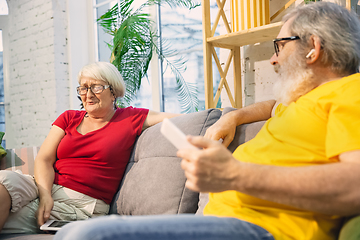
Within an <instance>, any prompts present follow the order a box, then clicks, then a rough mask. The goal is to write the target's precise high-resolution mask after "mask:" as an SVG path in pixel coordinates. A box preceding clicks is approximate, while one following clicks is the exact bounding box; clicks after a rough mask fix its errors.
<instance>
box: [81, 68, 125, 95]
mask: <svg viewBox="0 0 360 240" xmlns="http://www.w3.org/2000/svg"><path fill="white" fill-rule="evenodd" d="M83 77H88V78H92V79H95V80H102V81H104V82H106V83H107V84H109V85H110V86H111V90H112V92H113V94H114V96H115V97H116V98H118V97H123V96H124V94H125V90H126V86H125V82H124V80H123V78H122V76H121V74H120V73H119V71H118V70H117V68H116V67H115V66H114V65H112V64H111V63H108V62H95V63H90V64H88V65H86V66H84V67H83V68H82V69H81V70H80V72H79V74H78V82H79V84H80V81H81V78H83Z"/></svg>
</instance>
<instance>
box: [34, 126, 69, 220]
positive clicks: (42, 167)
mask: <svg viewBox="0 0 360 240" xmlns="http://www.w3.org/2000/svg"><path fill="white" fill-rule="evenodd" d="M64 135H65V132H64V130H62V129H61V128H59V127H58V126H55V125H54V126H52V128H51V130H50V132H49V134H48V136H47V137H46V139H45V141H44V142H43V144H42V145H41V148H40V150H39V153H38V155H37V156H36V159H35V169H34V175H35V181H36V184H37V187H38V189H39V199H40V204H39V209H38V212H37V219H38V224H39V225H42V224H44V223H45V222H46V221H47V220H48V219H49V217H50V212H51V209H52V207H53V205H54V201H53V199H52V197H51V189H52V185H53V183H54V177H55V172H54V167H53V165H54V163H55V160H56V149H57V147H58V145H59V143H60V141H61V139H62V138H63V137H64Z"/></svg>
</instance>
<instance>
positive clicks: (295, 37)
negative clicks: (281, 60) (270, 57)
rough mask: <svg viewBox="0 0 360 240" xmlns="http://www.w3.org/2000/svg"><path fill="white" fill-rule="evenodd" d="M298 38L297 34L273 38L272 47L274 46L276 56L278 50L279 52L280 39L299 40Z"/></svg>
mask: <svg viewBox="0 0 360 240" xmlns="http://www.w3.org/2000/svg"><path fill="white" fill-rule="evenodd" d="M299 39H300V37H299V36H291V37H285V38H275V39H274V40H273V42H274V48H275V53H276V56H279V52H280V50H279V45H278V42H280V41H292V40H299ZM284 45H285V44H284Z"/></svg>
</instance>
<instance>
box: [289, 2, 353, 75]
mask: <svg viewBox="0 0 360 240" xmlns="http://www.w3.org/2000/svg"><path fill="white" fill-rule="evenodd" d="M293 17H294V20H293V22H292V23H291V26H290V28H289V29H290V32H291V34H292V35H297V36H299V37H300V41H299V42H300V46H299V51H302V52H301V54H303V55H304V56H305V55H306V53H307V52H308V51H309V50H310V49H309V48H310V41H309V40H310V37H311V36H317V37H319V38H320V41H321V47H322V50H323V55H322V57H321V62H322V63H323V64H324V65H327V66H329V67H331V69H332V71H334V72H335V73H337V74H351V73H355V72H358V70H359V65H360V20H359V19H358V17H357V15H356V14H355V13H353V12H350V11H349V10H347V9H346V8H344V7H341V6H339V5H338V4H335V3H330V2H316V3H312V4H307V5H305V6H302V7H298V8H295V9H294V10H293V11H291V12H290V13H288V14H287V15H286V16H284V18H283V21H284V22H286V21H288V20H289V19H290V18H293Z"/></svg>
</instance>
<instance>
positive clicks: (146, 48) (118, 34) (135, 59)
mask: <svg viewBox="0 0 360 240" xmlns="http://www.w3.org/2000/svg"><path fill="white" fill-rule="evenodd" d="M133 2H134V0H122V1H120V4H119V5H118V4H116V5H115V6H114V7H112V8H111V9H109V10H108V11H107V12H106V13H105V14H103V15H102V16H101V17H100V18H99V19H98V20H97V21H98V23H99V25H100V26H101V27H102V28H103V29H104V30H105V32H106V33H108V34H110V35H112V36H113V42H112V44H111V43H108V46H109V47H110V49H111V51H112V56H111V62H112V64H113V65H114V66H116V67H117V69H118V70H119V72H120V73H121V75H122V76H123V78H124V80H125V83H126V88H127V90H126V94H125V97H124V98H123V99H120V100H118V104H119V105H120V106H122V107H124V106H126V105H129V104H130V102H131V101H132V100H133V99H134V98H135V97H136V93H137V91H138V90H139V88H140V85H141V80H142V78H143V77H144V76H145V75H146V73H147V71H148V68H149V64H150V60H151V58H152V55H153V51H154V50H155V51H156V52H157V53H158V54H159V57H160V58H161V59H163V61H164V62H165V63H166V66H167V67H170V69H171V71H172V73H173V74H174V76H175V79H176V83H177V88H176V91H177V93H178V99H179V102H180V106H181V108H182V112H193V111H197V109H198V99H197V89H196V85H194V84H189V83H187V82H186V81H185V80H184V79H183V77H182V75H181V72H182V71H184V69H185V67H184V66H185V61H182V59H181V58H179V59H176V60H174V61H170V60H169V59H167V57H166V56H167V54H171V55H174V54H176V51H173V50H171V48H165V50H164V51H163V52H160V51H159V49H158V48H157V45H156V42H157V41H158V36H157V34H156V32H152V31H151V25H152V24H153V23H152V22H151V20H150V15H149V14H148V13H143V12H142V10H143V9H144V8H145V7H146V6H150V5H153V4H168V5H169V6H171V7H178V6H180V7H187V8H189V9H191V8H194V7H196V6H199V4H198V3H194V2H193V1H192V0H148V1H147V2H145V3H144V4H142V5H141V6H140V7H139V8H138V9H136V10H133V8H132V7H131V5H132V4H133ZM163 53H165V54H163ZM168 56H169V55H168Z"/></svg>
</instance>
